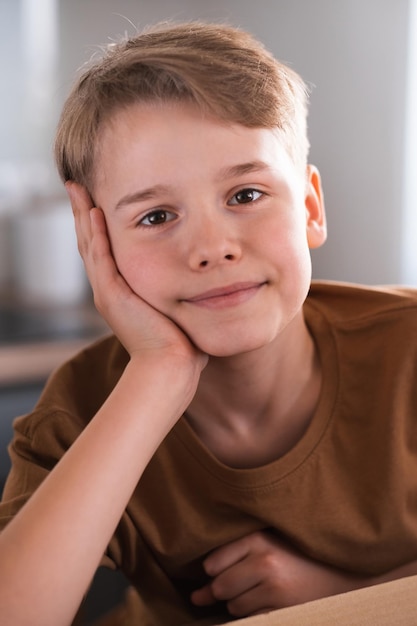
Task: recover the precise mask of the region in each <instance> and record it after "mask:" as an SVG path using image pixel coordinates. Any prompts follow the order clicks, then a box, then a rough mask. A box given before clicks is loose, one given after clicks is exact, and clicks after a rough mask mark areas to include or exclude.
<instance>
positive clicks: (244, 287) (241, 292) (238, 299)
mask: <svg viewBox="0 0 417 626" xmlns="http://www.w3.org/2000/svg"><path fill="white" fill-rule="evenodd" d="M265 284H266V282H241V283H234V284H233V285H228V286H226V287H218V288H216V289H209V290H208V291H205V292H203V293H200V294H198V295H196V296H193V297H192V298H185V299H184V302H188V303H190V304H195V305H197V306H201V307H206V308H210V309H216V308H224V307H228V306H235V305H237V304H241V303H243V302H246V301H247V300H250V299H251V298H252V297H253V296H255V295H256V294H257V293H258V291H259V289H260V288H261V287H263V286H264V285H265Z"/></svg>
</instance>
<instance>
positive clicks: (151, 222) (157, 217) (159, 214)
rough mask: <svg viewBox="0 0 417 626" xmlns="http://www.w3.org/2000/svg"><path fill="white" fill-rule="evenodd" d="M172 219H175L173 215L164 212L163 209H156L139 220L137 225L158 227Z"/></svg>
mask: <svg viewBox="0 0 417 626" xmlns="http://www.w3.org/2000/svg"><path fill="white" fill-rule="evenodd" d="M173 219H175V215H174V213H171V212H170V211H165V210H164V209H158V210H156V211H151V213H148V215H145V217H144V218H143V219H141V220H140V222H139V224H140V225H141V226H160V225H161V224H165V223H166V222H170V221H171V220H173Z"/></svg>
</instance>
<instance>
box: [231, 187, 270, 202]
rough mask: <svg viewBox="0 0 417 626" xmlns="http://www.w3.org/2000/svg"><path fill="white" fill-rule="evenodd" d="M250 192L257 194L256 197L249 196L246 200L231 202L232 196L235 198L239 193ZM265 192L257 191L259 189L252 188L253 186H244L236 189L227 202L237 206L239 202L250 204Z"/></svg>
mask: <svg viewBox="0 0 417 626" xmlns="http://www.w3.org/2000/svg"><path fill="white" fill-rule="evenodd" d="M247 192H250V193H251V194H252V196H253V195H257V197H256V198H253V197H252V198H251V199H250V200H249V201H248V202H231V200H233V198H237V197H238V196H239V195H241V194H244V193H247ZM264 195H265V194H264V193H263V192H262V191H259V189H254V188H253V187H244V188H243V189H239V191H237V192H236V193H235V194H233V196H232V198H231V200H229V202H228V204H231V205H232V206H237V205H239V204H252V203H253V202H256V201H257V200H260V199H261V198H262V196H264Z"/></svg>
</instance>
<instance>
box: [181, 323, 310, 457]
mask: <svg viewBox="0 0 417 626" xmlns="http://www.w3.org/2000/svg"><path fill="white" fill-rule="evenodd" d="M319 392H320V367H319V364H318V358H317V354H316V350H315V346H314V342H313V340H312V338H311V336H310V334H309V332H308V330H307V328H306V326H305V322H304V319H303V318H302V316H301V315H300V316H299V318H298V319H297V320H294V321H293V322H292V323H291V325H290V326H289V327H287V328H286V329H285V330H284V331H283V332H282V333H281V334H280V336H279V337H277V338H276V339H275V340H274V341H273V342H272V343H270V344H269V345H267V346H264V347H262V348H261V349H259V350H256V351H253V352H250V353H247V354H241V355H238V356H234V357H231V358H213V357H211V358H210V359H209V363H208V365H207V367H206V368H205V370H204V371H203V373H202V375H201V379H200V384H199V387H198V390H197V393H196V395H195V397H194V399H193V401H192V403H191V405H190V406H189V409H188V411H187V417H188V421H189V423H190V424H191V426H192V427H193V429H194V430H195V432H196V433H197V435H198V436H199V437H200V438H201V440H202V441H203V442H204V443H205V444H206V445H207V446H208V447H209V448H210V449H211V451H212V452H213V453H214V454H215V455H216V456H217V457H218V458H219V459H220V460H223V461H224V462H226V463H229V464H231V465H235V466H249V465H251V466H253V465H259V464H263V463H266V462H269V461H271V460H274V459H275V458H278V457H279V456H281V455H282V454H285V452H287V451H288V450H289V449H290V448H291V447H293V445H295V443H296V442H297V441H298V440H299V439H300V438H301V437H302V435H303V434H304V432H305V430H306V428H307V426H308V424H309V423H310V420H311V417H312V415H313V412H314V409H315V406H316V404H317V401H318V396H319ZM251 459H252V460H251Z"/></svg>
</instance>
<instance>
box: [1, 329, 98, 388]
mask: <svg viewBox="0 0 417 626" xmlns="http://www.w3.org/2000/svg"><path fill="white" fill-rule="evenodd" d="M96 338H97V337H91V338H83V339H71V340H62V341H58V340H54V341H39V342H32V343H23V344H16V345H7V346H0V386H3V387H4V386H7V385H18V384H28V383H36V382H42V381H44V380H45V379H46V378H47V377H48V376H49V374H50V373H51V372H52V370H54V369H55V368H56V367H57V366H58V365H60V364H61V363H63V362H64V361H66V360H67V359H69V358H70V357H71V356H72V355H74V354H75V353H76V352H78V351H79V350H81V349H82V348H83V347H85V346H86V345H88V344H89V343H91V342H92V341H93V340H94V339H96Z"/></svg>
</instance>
